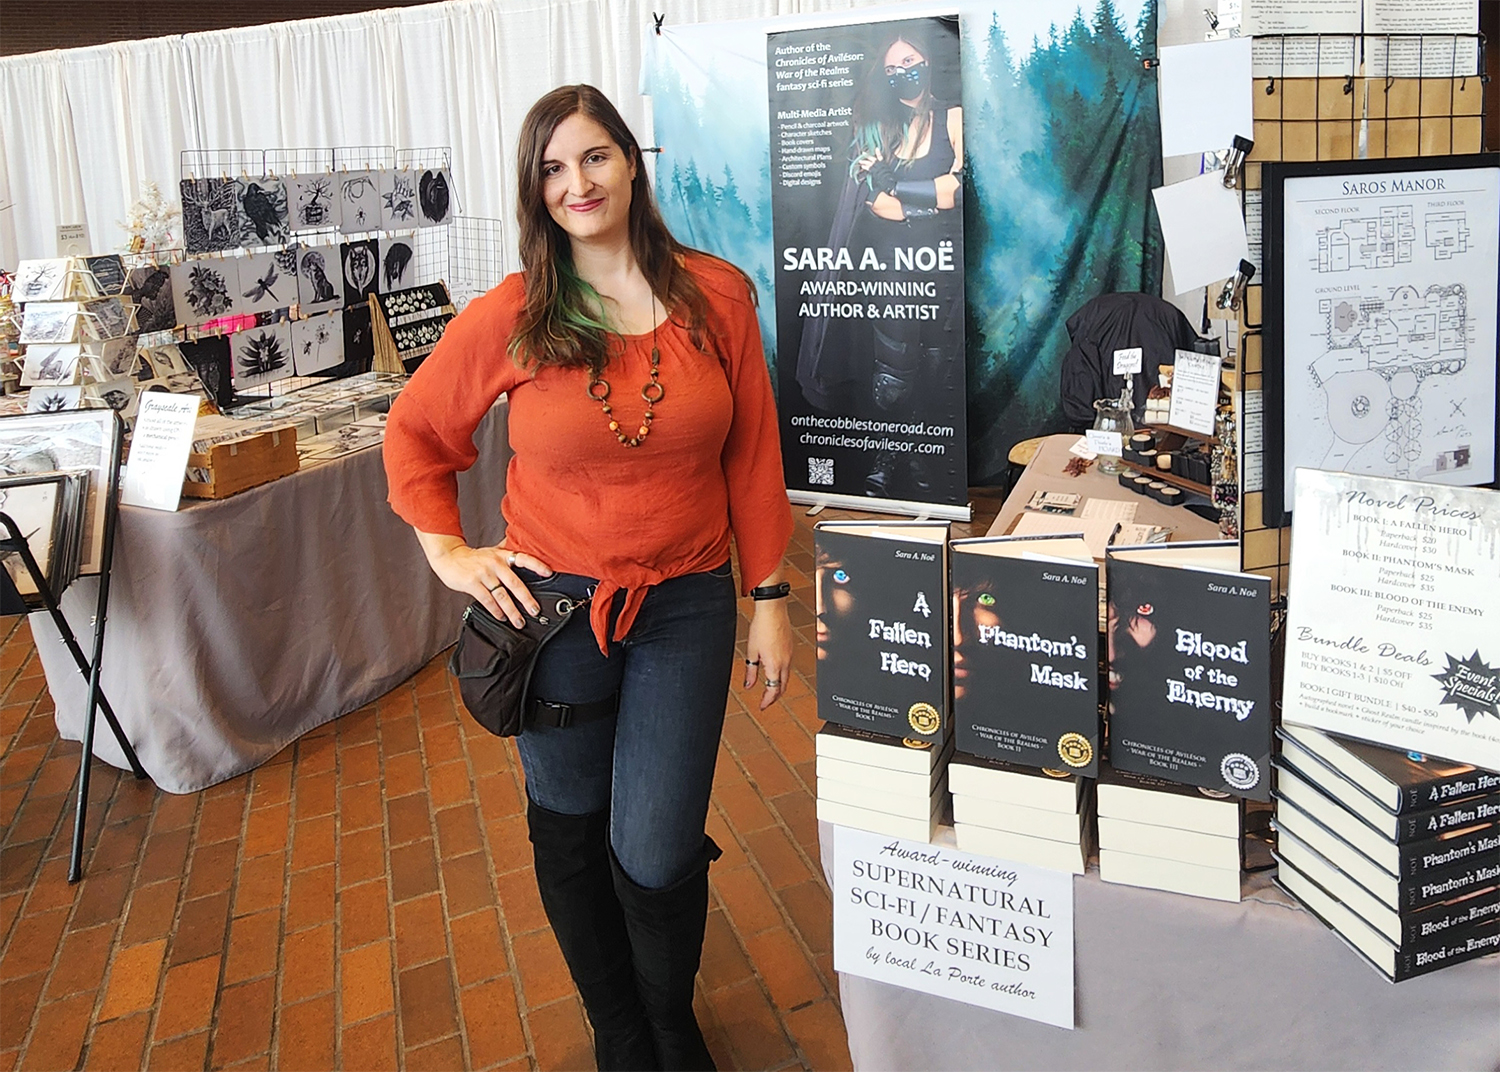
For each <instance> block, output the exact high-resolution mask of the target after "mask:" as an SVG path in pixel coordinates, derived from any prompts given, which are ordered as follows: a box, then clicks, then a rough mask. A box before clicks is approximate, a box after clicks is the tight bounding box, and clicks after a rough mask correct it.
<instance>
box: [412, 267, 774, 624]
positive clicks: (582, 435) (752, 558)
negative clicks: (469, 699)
mask: <svg viewBox="0 0 1500 1072" xmlns="http://www.w3.org/2000/svg"><path fill="white" fill-rule="evenodd" d="M687 268H688V270H689V271H691V272H692V273H693V275H694V277H695V278H696V279H697V281H698V285H699V286H700V287H701V288H702V290H703V293H704V296H705V297H706V298H707V299H708V303H709V309H710V314H711V318H712V319H711V328H712V331H711V334H712V335H713V336H714V337H715V338H716V339H717V348H718V350H719V351H720V353H719V356H718V357H717V358H715V357H714V356H713V355H712V354H705V353H703V352H702V351H700V350H698V349H696V348H695V347H694V346H693V344H692V341H691V339H690V338H689V336H688V332H687V331H686V330H685V329H684V328H682V327H680V326H679V325H677V324H676V323H674V322H673V321H671V320H668V321H667V322H665V323H663V324H662V325H661V326H660V327H659V328H658V329H657V330H656V332H655V345H656V347H657V349H658V350H659V352H660V354H661V366H660V383H661V385H662V387H663V388H664V390H665V393H664V395H663V397H662V399H661V401H660V402H658V403H657V404H656V407H655V417H654V418H653V420H652V423H651V432H650V435H649V436H648V437H647V438H646V440H645V441H644V442H643V443H642V444H641V445H640V446H639V447H635V448H627V447H624V446H622V445H621V444H620V442H619V441H618V440H617V439H616V438H615V434H614V433H613V432H611V431H610V430H609V420H610V418H609V417H606V416H605V415H604V413H603V411H602V410H601V409H600V406H599V403H598V402H596V401H594V400H592V399H590V398H589V397H588V382H589V374H588V370H587V369H558V368H543V369H539V370H538V371H536V372H535V374H531V373H528V372H525V371H523V370H522V369H520V368H519V367H518V366H517V365H516V363H515V362H514V361H513V360H512V359H511V357H510V355H509V353H508V352H507V347H508V345H509V343H510V338H511V332H512V330H513V327H514V325H515V322H516V318H517V316H518V314H519V312H520V309H521V304H522V301H523V293H524V291H523V284H522V279H521V276H520V275H519V274H515V275H510V276H507V277H506V279H505V281H504V282H502V283H501V284H500V285H499V286H498V287H496V288H495V289H494V290H492V291H490V292H489V293H488V294H485V295H484V296H483V297H480V298H476V299H474V301H472V302H471V303H470V304H469V306H468V307H467V308H466V309H465V310H464V311H463V312H462V313H461V314H460V315H459V316H457V317H456V318H455V319H454V320H453V321H452V322H451V323H450V324H449V325H448V329H447V331H446V332H445V333H444V335H443V338H442V340H441V341H440V342H439V343H438V345H437V348H436V349H435V350H433V352H432V354H431V356H429V357H428V358H427V360H426V361H424V362H423V363H422V366H421V367H420V368H419V369H418V370H417V372H416V373H415V374H414V375H413V376H412V378H411V382H410V383H409V384H408V385H407V387H406V389H405V390H403V391H402V392H401V394H400V396H399V397H398V398H397V399H396V402H395V404H394V405H393V406H392V407H391V413H390V418H389V420H388V422H387V425H386V433H385V468H386V476H387V480H388V483H389V485H390V503H391V507H392V508H393V509H394V510H395V511H396V513H397V514H398V515H399V516H400V517H401V518H402V519H403V520H404V521H406V522H407V523H408V524H410V525H412V526H413V527H415V528H417V529H419V530H421V531H423V532H431V533H440V534H444V535H453V536H459V537H462V536H463V528H462V525H461V523H460V521H459V512H458V482H457V477H456V474H457V473H458V472H459V471H461V470H464V469H467V468H469V466H471V465H473V464H474V461H475V459H476V458H477V457H478V456H479V452H478V449H477V448H476V447H475V446H474V430H475V429H476V428H477V427H478V426H479V422H480V421H481V420H482V419H483V417H484V415H485V413H486V412H487V411H488V410H489V408H490V406H491V405H492V404H493V403H494V402H495V400H496V399H497V398H499V397H500V396H501V395H502V394H508V395H509V399H510V412H509V427H510V444H511V448H512V450H513V451H514V455H513V456H512V458H511V459H510V464H509V467H508V469H507V471H506V478H505V479H506V483H505V497H504V499H503V500H502V501H501V503H500V510H501V513H502V514H504V516H505V521H506V546H507V547H509V548H511V549H512V550H516V551H521V552H525V553H527V554H530V555H535V556H536V557H537V558H539V559H541V561H543V562H545V563H546V564H547V565H549V566H551V567H552V568H553V569H554V570H559V571H561V572H564V573H577V574H582V575H583V576H586V577H596V578H598V579H599V582H600V584H599V588H598V591H597V592H596V594H595V598H594V602H593V604H592V606H591V608H590V621H591V624H592V625H593V629H594V635H595V637H596V638H597V639H598V641H599V646H600V650H607V643H606V642H607V638H608V614H609V607H610V602H611V599H612V597H613V596H614V593H615V592H616V591H617V590H619V589H624V590H625V592H626V599H625V605H624V607H623V609H622V610H621V612H620V616H619V619H618V620H617V622H616V623H615V630H614V639H615V640H622V639H624V637H625V636H626V635H627V634H628V633H629V631H630V627H631V625H632V623H633V622H634V621H635V617H636V614H637V613H638V612H639V610H640V607H641V604H642V602H643V601H644V600H645V598H646V592H647V590H648V589H649V588H650V587H651V586H652V585H654V584H659V583H660V582H662V581H664V580H668V579H669V578H672V577H680V576H683V575H685V574H689V573H698V572H702V571H704V570H709V569H713V568H714V567H715V566H718V565H720V564H721V563H722V562H723V561H724V560H725V559H726V558H728V557H729V542H730V535H731V533H732V534H733V536H734V542H735V545H736V548H737V552H738V555H739V560H740V578H741V582H742V585H743V587H744V591H745V592H748V591H749V589H750V588H751V587H753V586H754V585H757V584H759V583H761V581H763V580H764V579H765V578H766V577H768V576H769V575H770V574H771V573H772V571H774V570H775V569H776V568H777V567H778V566H779V565H780V564H781V557H782V555H783V553H784V552H785V551H786V546H787V541H788V540H789V539H790V538H791V532H792V513H791V506H790V504H789V502H788V501H787V495H786V484H785V481H784V479H783V476H782V470H781V440H780V436H779V434H778V432H777V427H776V404H775V400H774V398H773V396H772V394H771V378H770V374H769V372H768V371H767V368H766V362H765V354H764V352H763V350H762V349H761V341H760V327H759V325H758V324H757V322H756V318H755V307H754V304H753V302H752V300H751V297H750V292H749V288H748V287H746V285H745V282H744V280H743V279H742V278H741V277H740V276H739V274H738V273H737V272H736V271H734V269H732V268H731V267H729V266H728V265H727V264H724V263H723V262H721V261H717V260H715V259H712V258H708V257H703V256H692V255H690V256H689V258H688V260H687ZM652 339H653V337H652V333H650V332H647V333H646V334H644V335H630V336H626V337H625V352H624V354H623V355H622V356H617V357H615V358H613V359H612V360H611V361H610V364H609V367H608V368H607V369H606V370H605V373H604V378H605V379H606V380H608V381H609V384H610V388H611V391H610V398H609V402H610V405H611V406H612V407H613V410H614V412H613V414H612V415H611V416H613V417H614V418H615V419H617V420H618V421H619V422H620V426H621V428H622V429H624V430H625V431H626V433H627V434H628V435H634V434H635V429H636V428H637V427H638V425H639V422H640V417H641V414H642V413H643V412H644V410H645V402H644V401H643V400H642V399H641V395H640V389H641V387H643V386H644V385H645V384H646V383H647V382H648V380H649V375H650V370H651V348H652V345H653V342H652Z"/></svg>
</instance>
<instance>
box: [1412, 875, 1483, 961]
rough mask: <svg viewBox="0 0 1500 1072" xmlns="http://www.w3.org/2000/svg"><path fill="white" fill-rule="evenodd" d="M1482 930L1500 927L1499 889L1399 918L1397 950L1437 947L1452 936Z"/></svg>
mask: <svg viewBox="0 0 1500 1072" xmlns="http://www.w3.org/2000/svg"><path fill="white" fill-rule="evenodd" d="M1485 927H1500V887H1496V888H1495V889H1493V890H1490V891H1489V892H1488V893H1486V894H1484V895H1483V896H1480V897H1474V898H1466V899H1465V900H1463V901H1461V902H1459V903H1458V904H1438V905H1434V906H1433V907H1432V908H1429V909H1426V910H1424V911H1421V912H1412V913H1408V914H1406V915H1403V916H1402V918H1401V948H1402V949H1423V948H1431V947H1432V946H1434V945H1440V944H1441V943H1443V942H1445V941H1447V940H1448V939H1449V938H1451V937H1453V936H1454V935H1458V936H1466V935H1468V934H1469V933H1470V932H1473V931H1479V930H1482V929H1484V928H1485Z"/></svg>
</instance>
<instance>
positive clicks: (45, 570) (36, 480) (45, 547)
mask: <svg viewBox="0 0 1500 1072" xmlns="http://www.w3.org/2000/svg"><path fill="white" fill-rule="evenodd" d="M67 479H68V478H67V477H66V476H65V475H64V474H62V473H50V474H46V475H36V476H6V477H0V512H3V513H5V514H7V515H8V516H9V517H10V519H11V520H12V521H14V522H15V523H16V528H17V529H19V530H20V532H21V536H22V537H23V538H24V539H25V540H26V546H27V548H29V549H30V551H31V557H32V558H34V559H36V564H37V568H38V569H39V570H41V573H42V576H43V577H44V578H46V580H47V583H48V586H49V587H50V586H51V583H52V577H53V571H52V549H53V547H54V546H55V545H56V542H57V535H58V529H59V522H60V521H61V514H60V511H61V509H62V504H63V498H64V495H63V485H64V483H65V482H66V481H67ZM9 535H10V534H9V533H8V532H6V531H5V530H4V529H0V536H4V537H8V536H9ZM5 570H6V572H7V573H9V574H10V578H11V580H12V581H13V582H14V583H15V586H16V590H17V591H18V592H20V593H21V595H22V596H23V597H27V598H30V597H32V596H35V595H36V594H37V591H38V590H37V586H36V581H35V580H34V579H33V578H32V575H31V571H30V570H28V569H27V568H26V563H25V562H24V561H23V560H22V558H21V556H20V554H19V553H17V552H11V553H9V554H7V555H6V556H5Z"/></svg>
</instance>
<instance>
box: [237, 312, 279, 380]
mask: <svg viewBox="0 0 1500 1072" xmlns="http://www.w3.org/2000/svg"><path fill="white" fill-rule="evenodd" d="M230 342H231V345H232V348H233V352H234V389H235V390H236V391H243V390H245V389H246V388H249V387H257V386H259V385H260V384H263V383H270V382H271V381H272V380H281V379H285V378H286V377H288V376H291V375H292V374H293V369H292V329H291V325H290V324H288V323H287V322H286V321H285V320H282V321H278V322H277V323H275V324H267V325H266V326H265V327H259V328H250V329H248V330H246V331H237V332H235V333H234V334H233V335H232V336H230Z"/></svg>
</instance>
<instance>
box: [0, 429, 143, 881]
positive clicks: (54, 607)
mask: <svg viewBox="0 0 1500 1072" xmlns="http://www.w3.org/2000/svg"><path fill="white" fill-rule="evenodd" d="M113 427H114V435H115V440H116V442H115V450H114V458H115V461H114V467H113V469H112V471H111V472H110V473H109V479H108V480H107V481H106V482H105V486H104V487H102V488H100V489H99V494H101V495H104V496H106V499H105V507H104V546H103V547H102V548H101V551H102V554H101V556H100V565H99V598H98V602H97V604H96V606H95V611H94V651H93V658H92V659H91V660H90V659H87V658H85V657H84V654H83V649H82V647H80V646H79V643H78V638H77V637H76V636H75V635H74V633H73V628H72V626H70V625H69V624H68V620H67V618H65V617H64V616H63V612H62V608H61V607H60V606H58V601H57V596H56V594H55V593H53V591H52V586H51V585H50V584H48V583H47V578H46V576H45V575H44V574H43V573H42V570H41V568H40V567H39V566H38V565H37V561H36V558H35V556H33V555H32V553H31V547H30V545H29V544H28V543H27V542H26V538H25V537H24V536H23V535H22V534H21V530H20V528H19V527H18V526H17V525H16V523H15V521H13V520H12V519H11V517H10V515H8V514H5V513H3V512H0V527H3V528H4V529H5V537H4V538H3V539H0V551H15V552H16V553H18V554H19V555H20V556H21V561H22V563H23V564H24V565H25V566H26V571H27V572H28V573H30V574H31V579H32V581H33V582H34V583H35V584H36V589H37V594H38V595H39V596H40V597H41V601H42V606H43V608H45V610H46V611H47V613H48V614H49V615H50V616H51V617H52V622H53V624H54V625H55V626H57V631H58V633H59V634H60V635H61V636H62V641H63V644H64V645H65V646H66V647H67V649H68V654H70V655H72V656H73V662H74V663H76V664H77V666H78V672H79V673H80V674H82V675H83V676H84V678H86V679H87V681H88V683H89V685H88V693H87V696H86V698H85V701H84V712H83V754H82V755H81V756H80V757H79V760H78V808H77V811H76V813H75V815H74V817H73V849H72V853H71V855H70V857H69V860H68V881H69V882H77V881H78V880H79V879H81V878H82V877H83V833H84V826H85V824H86V822H87V819H88V803H89V773H90V763H91V761H92V760H93V758H94V727H95V720H94V713H95V711H96V710H97V711H100V712H102V713H103V714H104V721H105V722H106V723H108V724H109V728H110V731H111V732H112V733H114V735H115V740H116V741H118V742H119V744H120V749H121V751H123V752H124V753H125V758H126V760H127V761H128V762H129V763H130V770H131V772H132V773H133V774H134V775H135V776H136V778H138V779H143V778H145V777H146V770H145V768H144V767H142V766H141V761H140V760H139V759H138V758H137V757H136V754H135V749H134V748H132V747H131V745H130V741H129V739H128V738H127V737H126V736H125V731H124V729H122V728H121V726H120V722H119V719H117V718H116V717H115V713H114V710H113V709H112V708H111V707H110V705H109V700H108V699H107V698H106V697H105V695H104V690H103V689H102V688H101V686H100V682H99V674H100V670H101V664H102V661H103V657H104V626H105V622H106V620H107V619H108V611H109V575H110V564H111V563H112V561H113V559H114V549H115V522H116V518H117V517H118V515H119V506H118V503H117V502H116V492H117V491H118V489H119V486H120V453H121V450H120V445H121V442H122V441H123V439H124V433H125V429H124V425H123V424H122V423H121V422H120V419H119V416H118V415H116V416H115V420H114V422H113Z"/></svg>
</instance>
